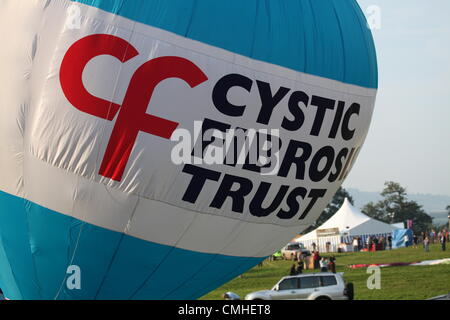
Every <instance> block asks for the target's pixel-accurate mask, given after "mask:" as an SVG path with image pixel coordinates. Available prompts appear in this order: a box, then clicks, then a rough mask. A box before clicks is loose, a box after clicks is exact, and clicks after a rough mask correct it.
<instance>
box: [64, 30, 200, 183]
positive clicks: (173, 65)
mask: <svg viewBox="0 0 450 320" xmlns="http://www.w3.org/2000/svg"><path fill="white" fill-rule="evenodd" d="M100 55H110V56H113V57H115V58H117V59H118V60H120V61H121V62H122V63H125V62H127V61H129V60H130V59H132V58H134V57H136V56H137V55H139V52H138V51H137V50H136V49H135V48H134V47H133V46H132V45H131V44H130V43H128V42H127V41H125V40H123V39H121V38H118V37H115V36H112V35H106V34H97V35H92V36H88V37H86V38H83V39H81V40H79V41H77V42H76V43H74V44H73V45H72V46H71V47H70V49H69V50H68V51H67V54H66V55H65V57H64V59H63V62H62V65H61V73H60V81H61V86H62V89H63V91H64V94H65V96H66V98H67V99H68V100H69V102H70V103H71V104H72V105H73V106H74V107H75V108H77V109H78V110H80V111H83V112H85V113H88V114H91V115H93V116H96V117H99V118H102V119H107V120H109V121H112V120H113V119H114V118H115V117H116V115H117V113H119V116H118V117H117V121H116V124H115V126H114V130H113V132H112V135H111V138H110V140H109V144H108V147H107V149H106V152H105V155H104V158H103V162H102V165H101V168H100V172H99V174H100V175H102V176H104V177H107V178H111V179H113V180H116V181H120V180H122V176H123V173H124V171H125V167H126V165H127V163H128V160H129V158H130V155H131V151H132V150H133V147H134V144H135V142H136V139H137V136H138V134H139V132H140V131H142V132H146V133H149V134H152V135H155V136H158V137H161V138H165V139H170V137H171V136H172V133H173V132H174V131H175V129H176V128H177V127H178V125H179V123H177V122H173V121H169V120H166V119H162V118H159V117H156V116H153V115H151V114H148V113H147V107H148V104H149V103H150V100H151V98H152V96H153V92H154V90H155V88H156V86H157V85H158V84H159V83H160V82H162V81H164V80H166V79H169V78H179V79H182V80H184V81H186V83H188V84H189V86H190V87H191V88H194V87H196V86H198V85H200V84H201V83H203V82H205V81H206V80H208V78H207V76H206V75H205V74H204V73H203V72H202V71H201V70H200V69H199V68H198V67H197V66H196V65H195V64H193V63H192V62H191V61H189V60H186V59H183V58H180V57H161V58H156V59H153V60H150V61H148V62H146V63H144V64H143V65H142V66H141V67H139V68H138V70H137V71H136V72H135V73H134V75H133V77H132V79H131V82H130V85H129V87H128V90H127V93H126V95H125V99H124V101H123V104H122V105H118V104H115V103H113V102H110V101H106V100H103V99H100V98H98V97H95V96H93V95H91V94H90V93H89V92H88V91H87V90H86V88H85V87H84V85H83V80H82V76H83V71H84V68H85V67H86V65H87V64H88V62H89V61H90V60H92V59H93V58H95V57H97V56H100Z"/></svg>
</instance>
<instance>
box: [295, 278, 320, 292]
mask: <svg viewBox="0 0 450 320" xmlns="http://www.w3.org/2000/svg"><path fill="white" fill-rule="evenodd" d="M318 287H320V281H319V277H302V278H301V279H300V288H301V289H311V288H318Z"/></svg>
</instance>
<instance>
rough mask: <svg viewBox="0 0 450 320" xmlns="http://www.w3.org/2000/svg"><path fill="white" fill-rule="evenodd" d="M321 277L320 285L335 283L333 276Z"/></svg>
mask: <svg viewBox="0 0 450 320" xmlns="http://www.w3.org/2000/svg"><path fill="white" fill-rule="evenodd" d="M321 278H322V287H329V286H335V285H337V281H336V277H335V276H324V277H321Z"/></svg>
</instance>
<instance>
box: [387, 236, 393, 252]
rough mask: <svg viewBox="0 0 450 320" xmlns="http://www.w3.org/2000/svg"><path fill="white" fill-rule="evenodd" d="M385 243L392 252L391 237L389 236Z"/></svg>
mask: <svg viewBox="0 0 450 320" xmlns="http://www.w3.org/2000/svg"><path fill="white" fill-rule="evenodd" d="M387 242H388V246H389V250H392V236H391V235H389V236H388V238H387Z"/></svg>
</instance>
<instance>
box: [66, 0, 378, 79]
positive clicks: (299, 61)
mask: <svg viewBox="0 0 450 320" xmlns="http://www.w3.org/2000/svg"><path fill="white" fill-rule="evenodd" d="M73 1H75V2H80V3H83V4H87V5H90V6H93V7H97V8H100V9H102V10H104V11H108V12H111V13H114V14H116V15H119V16H122V17H125V18H128V19H131V20H134V21H138V22H140V23H144V24H147V25H150V26H153V27H157V28H161V29H164V30H167V31H170V32H173V33H176V34H178V35H181V36H183V37H187V38H190V39H193V40H197V41H200V42H203V43H206V44H209V45H212V46H216V47H219V48H222V49H225V50H228V51H231V52H234V53H237V54H240V55H244V56H246V57H250V58H254V59H256V60H261V61H265V62H269V63H272V64H276V65H279V66H282V67H286V68H289V69H293V70H296V71H299V72H305V73H308V74H312V75H316V76H320V77H324V78H328V79H333V80H337V81H341V82H344V83H348V84H354V85H358V86H362V87H367V88H377V87H378V71H377V58H376V52H375V47H374V43H373V38H372V34H371V32H370V30H369V28H368V27H367V22H366V19H365V17H364V14H363V12H362V11H361V9H360V7H359V5H358V3H357V2H356V0H224V1H218V0H170V1H167V0H132V1H127V0H73ZM180 13H181V14H180Z"/></svg>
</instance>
